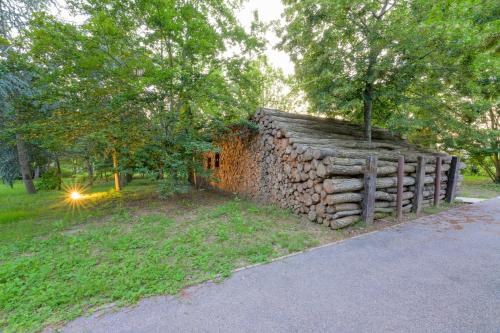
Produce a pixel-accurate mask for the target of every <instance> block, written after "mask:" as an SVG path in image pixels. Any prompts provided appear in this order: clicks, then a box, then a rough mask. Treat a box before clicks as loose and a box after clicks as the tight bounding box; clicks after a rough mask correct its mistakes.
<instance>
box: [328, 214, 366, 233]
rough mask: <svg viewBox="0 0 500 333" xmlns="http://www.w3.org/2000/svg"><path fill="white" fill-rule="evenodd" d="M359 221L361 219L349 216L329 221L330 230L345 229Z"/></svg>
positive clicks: (356, 216) (357, 216)
mask: <svg viewBox="0 0 500 333" xmlns="http://www.w3.org/2000/svg"><path fill="white" fill-rule="evenodd" d="M360 219H361V216H359V215H351V216H346V217H342V218H340V219H337V220H332V221H330V228H332V229H334V230H335V229H340V228H345V227H347V226H349V225H351V224H354V223H356V222H358V221H359V220H360Z"/></svg>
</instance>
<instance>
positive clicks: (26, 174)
mask: <svg viewBox="0 0 500 333" xmlns="http://www.w3.org/2000/svg"><path fill="white" fill-rule="evenodd" d="M16 141H17V155H18V157H19V168H20V170H21V175H22V177H23V182H24V187H25V188H26V192H28V194H33V193H36V189H35V184H33V179H31V170H30V164H29V159H28V150H27V149H26V143H25V142H24V140H23V138H22V136H21V134H16Z"/></svg>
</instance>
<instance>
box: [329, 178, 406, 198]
mask: <svg viewBox="0 0 500 333" xmlns="http://www.w3.org/2000/svg"><path fill="white" fill-rule="evenodd" d="M396 183H397V178H396V177H384V178H377V181H376V188H377V189H382V188H386V187H393V186H396ZM403 184H404V185H405V186H407V185H413V184H415V179H414V178H412V177H403ZM323 188H324V189H325V191H326V193H328V194H331V193H341V192H350V191H359V190H361V189H363V181H362V180H361V179H356V178H332V179H325V181H324V182H323Z"/></svg>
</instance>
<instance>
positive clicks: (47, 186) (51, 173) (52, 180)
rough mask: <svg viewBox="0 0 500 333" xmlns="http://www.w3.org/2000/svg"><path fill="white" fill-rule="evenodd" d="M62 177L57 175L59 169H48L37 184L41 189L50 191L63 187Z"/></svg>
mask: <svg viewBox="0 0 500 333" xmlns="http://www.w3.org/2000/svg"><path fill="white" fill-rule="evenodd" d="M61 183H62V180H61V177H60V176H58V175H57V170H54V169H52V170H48V171H46V172H44V173H43V174H42V176H41V177H40V181H39V182H38V184H37V188H38V189H39V190H44V191H50V190H58V189H60V188H61Z"/></svg>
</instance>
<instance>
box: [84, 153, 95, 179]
mask: <svg viewBox="0 0 500 333" xmlns="http://www.w3.org/2000/svg"><path fill="white" fill-rule="evenodd" d="M85 164H87V173H88V176H89V178H88V181H89V185H90V186H92V185H94V166H93V165H92V161H91V159H90V156H87V157H85Z"/></svg>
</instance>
